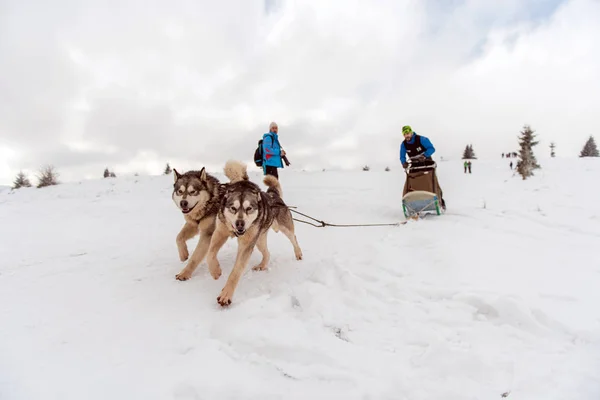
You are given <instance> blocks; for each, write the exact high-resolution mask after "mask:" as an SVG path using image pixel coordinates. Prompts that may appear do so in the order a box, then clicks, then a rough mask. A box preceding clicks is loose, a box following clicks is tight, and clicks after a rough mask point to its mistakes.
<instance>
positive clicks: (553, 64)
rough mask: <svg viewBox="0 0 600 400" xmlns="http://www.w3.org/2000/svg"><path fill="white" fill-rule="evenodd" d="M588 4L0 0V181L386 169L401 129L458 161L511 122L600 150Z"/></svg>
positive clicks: (497, 143)
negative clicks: (266, 141) (165, 172)
mask: <svg viewBox="0 0 600 400" xmlns="http://www.w3.org/2000/svg"><path fill="white" fill-rule="evenodd" d="M598 21H600V1H598V0H563V1H560V0H502V1H490V0H438V1H434V0H410V1H409V0H406V1H403V0H370V1H358V0H223V1H214V0H211V1H206V0H185V1H179V0H172V1H170V2H166V1H158V0H119V1H116V0H105V1H92V0H56V1H52V2H50V1H46V0H37V1H36V0H0V184H10V183H11V182H12V180H13V178H14V176H15V174H16V173H17V172H18V171H19V170H24V171H27V172H29V173H30V174H31V175H32V177H33V175H34V174H35V172H36V170H37V169H38V168H39V167H40V166H41V165H43V164H54V165H55V166H56V167H57V169H58V171H59V172H60V174H61V180H63V181H70V180H77V179H84V178H97V177H100V176H101V174H102V171H103V170H104V168H105V167H109V168H110V169H111V170H114V171H115V172H116V173H117V175H125V174H131V173H134V172H139V173H151V174H157V173H160V172H161V170H162V169H163V167H164V165H165V163H166V162H167V161H168V162H170V163H171V165H172V166H174V167H176V168H179V169H182V170H186V169H189V168H198V167H201V166H204V165H206V166H208V167H209V169H213V170H217V169H220V168H221V166H222V165H223V163H224V162H225V161H226V160H227V159H229V158H236V159H242V160H244V161H248V162H250V161H251V157H252V154H253V151H254V148H255V145H256V142H257V140H258V139H259V138H260V137H261V136H262V134H263V133H264V132H266V130H267V128H268V125H269V122H271V121H273V120H274V121H276V122H278V124H279V126H280V138H281V142H282V144H283V146H284V148H286V150H287V151H288V153H289V158H290V161H291V162H292V163H293V165H294V167H297V168H319V169H320V168H336V167H337V168H342V167H343V168H356V167H359V166H361V165H363V164H365V163H368V164H372V165H390V166H392V167H394V166H398V165H399V161H398V153H399V144H400V141H401V139H402V137H401V133H400V128H401V126H402V125H404V124H410V125H412V126H413V128H414V129H415V131H417V132H418V133H421V134H423V135H425V136H428V137H429V138H430V139H431V140H432V141H433V143H434V145H435V146H436V147H437V153H436V155H437V157H440V156H443V157H444V158H446V159H452V158H454V159H458V158H460V155H461V152H462V150H463V149H464V147H465V145H466V144H468V143H472V144H473V146H474V148H475V151H476V153H477V155H478V156H480V157H481V158H490V157H493V158H497V157H500V154H501V153H502V152H504V151H509V150H516V148H517V136H518V134H519V131H520V130H521V129H522V127H523V125H524V124H531V126H532V127H533V129H534V130H536V132H537V133H538V134H539V139H540V145H539V146H538V149H537V150H536V152H537V154H538V157H540V158H542V159H543V158H544V157H546V156H547V155H548V154H549V149H548V145H549V143H550V142H551V141H555V142H556V144H557V153H558V156H560V157H573V156H576V155H577V153H578V151H579V150H580V149H581V147H582V146H583V144H584V142H585V140H586V138H587V137H588V136H589V135H590V134H594V135H597V138H598V139H600V117H599V116H598V114H600V113H598V111H597V110H598V109H599V106H600V23H598Z"/></svg>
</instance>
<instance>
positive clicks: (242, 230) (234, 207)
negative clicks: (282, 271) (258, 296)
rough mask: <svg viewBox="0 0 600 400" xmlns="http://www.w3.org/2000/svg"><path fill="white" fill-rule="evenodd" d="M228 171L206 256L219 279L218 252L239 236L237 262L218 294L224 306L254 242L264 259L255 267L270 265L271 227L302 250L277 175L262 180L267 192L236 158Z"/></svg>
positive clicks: (298, 256) (296, 249)
mask: <svg viewBox="0 0 600 400" xmlns="http://www.w3.org/2000/svg"><path fill="white" fill-rule="evenodd" d="M225 175H226V176H227V177H228V178H229V179H230V180H231V183H228V184H227V185H226V187H225V188H224V193H223V195H222V196H221V204H220V206H219V209H218V214H217V220H216V227H215V230H214V233H213V235H212V238H211V241H210V246H209V249H208V255H207V258H206V261H207V262H208V269H209V271H210V274H211V275H212V277H213V278H214V279H218V278H219V277H220V276H221V266H220V265H219V261H218V260H217V253H218V252H219V249H220V248H221V247H222V246H223V245H224V244H225V242H226V241H227V239H229V238H232V237H234V236H235V237H237V241H238V252H237V257H236V260H235V264H234V266H233V269H232V271H231V273H230V274H229V278H228V279H227V283H226V284H225V286H224V287H223V290H222V291H221V294H220V295H219V297H217V301H218V303H219V304H220V305H222V306H226V305H229V304H231V299H232V297H233V293H234V291H235V289H236V287H237V284H238V281H239V280H240V277H241V276H242V273H243V271H244V269H245V268H246V264H247V263H248V260H249V258H250V256H251V255H252V251H253V250H254V247H255V246H256V247H258V250H259V251H260V252H261V254H262V260H261V262H260V264H258V265H257V266H255V267H254V268H253V269H254V270H264V269H266V268H267V264H268V262H269V258H270V254H269V250H268V248H267V233H268V232H269V229H270V228H272V229H273V230H274V231H275V232H279V231H281V232H282V233H283V234H284V235H285V236H287V238H288V239H289V240H290V242H291V243H292V245H293V246H294V254H295V256H296V259H297V260H301V259H302V250H301V249H300V246H299V245H298V241H297V239H296V235H295V233H294V221H293V219H292V214H291V212H290V210H289V209H288V208H287V206H286V204H285V203H284V202H283V199H282V197H281V196H282V191H281V185H280V184H279V180H278V179H277V178H275V177H274V176H270V175H267V176H265V178H264V181H263V182H264V183H265V185H267V187H268V189H267V191H266V192H264V191H262V190H261V189H260V187H259V186H258V185H256V184H255V183H253V182H250V180H249V179H248V175H247V173H246V166H245V165H244V164H242V163H240V162H237V161H228V162H227V164H226V165H225Z"/></svg>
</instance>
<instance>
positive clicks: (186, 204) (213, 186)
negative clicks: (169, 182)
mask: <svg viewBox="0 0 600 400" xmlns="http://www.w3.org/2000/svg"><path fill="white" fill-rule="evenodd" d="M173 174H174V176H175V183H174V184H173V193H172V195H171V197H172V199H173V201H174V202H175V204H176V205H177V207H178V208H179V209H180V210H181V212H182V213H183V218H184V220H185V224H184V225H183V228H182V229H181V231H180V232H179V234H178V235H177V239H176V243H177V249H178V250H179V259H180V260H181V261H185V260H187V259H188V257H189V253H188V248H187V244H186V241H188V240H189V239H191V238H193V237H194V236H196V235H198V234H200V238H199V240H198V244H197V245H196V249H195V250H194V252H193V253H192V258H191V259H190V261H189V262H188V263H187V265H186V266H185V268H184V269H183V270H181V272H179V273H178V274H177V275H176V276H175V277H176V278H177V279H178V280H180V281H185V280H188V279H190V278H191V276H192V274H193V273H194V270H195V269H196V268H197V267H198V264H200V263H201V262H202V260H203V259H204V256H205V255H206V252H207V251H208V245H209V244H210V238H211V236H212V234H213V232H214V231H215V221H216V219H217V213H218V210H219V204H220V201H221V195H222V192H223V185H222V184H220V183H219V180H218V179H217V178H215V177H214V176H211V175H209V174H208V173H206V170H205V169H204V168H202V170H200V171H188V172H186V173H184V174H180V173H179V172H177V170H175V169H174V170H173Z"/></svg>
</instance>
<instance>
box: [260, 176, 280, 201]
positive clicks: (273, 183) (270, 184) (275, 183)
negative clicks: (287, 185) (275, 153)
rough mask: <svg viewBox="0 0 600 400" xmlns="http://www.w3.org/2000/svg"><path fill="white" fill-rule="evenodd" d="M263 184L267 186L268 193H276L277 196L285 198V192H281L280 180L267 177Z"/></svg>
mask: <svg viewBox="0 0 600 400" xmlns="http://www.w3.org/2000/svg"><path fill="white" fill-rule="evenodd" d="M263 182H264V183H265V185H267V188H268V189H267V193H275V194H277V196H279V197H281V198H283V191H282V190H281V184H280V183H279V179H277V178H275V177H274V176H273V175H265V178H264V179H263Z"/></svg>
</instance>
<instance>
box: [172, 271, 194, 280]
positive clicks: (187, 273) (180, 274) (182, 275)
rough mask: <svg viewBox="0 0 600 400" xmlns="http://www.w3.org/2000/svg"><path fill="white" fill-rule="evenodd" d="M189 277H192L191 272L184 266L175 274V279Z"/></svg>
mask: <svg viewBox="0 0 600 400" xmlns="http://www.w3.org/2000/svg"><path fill="white" fill-rule="evenodd" d="M191 277H192V272H191V271H189V270H188V269H186V268H184V269H182V270H181V272H180V273H178V274H177V275H175V279H177V280H178V281H187V280H188V279H190V278H191Z"/></svg>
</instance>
